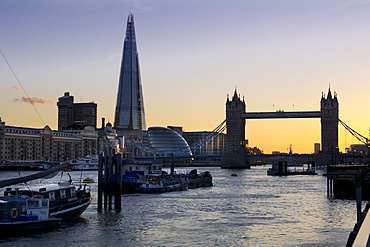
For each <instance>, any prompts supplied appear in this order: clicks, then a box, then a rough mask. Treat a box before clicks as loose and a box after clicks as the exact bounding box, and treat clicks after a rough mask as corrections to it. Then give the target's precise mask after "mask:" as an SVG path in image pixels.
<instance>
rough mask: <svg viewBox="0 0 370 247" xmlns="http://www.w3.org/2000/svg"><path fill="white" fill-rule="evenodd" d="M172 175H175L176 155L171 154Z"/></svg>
mask: <svg viewBox="0 0 370 247" xmlns="http://www.w3.org/2000/svg"><path fill="white" fill-rule="evenodd" d="M171 174H175V155H174V154H173V153H171Z"/></svg>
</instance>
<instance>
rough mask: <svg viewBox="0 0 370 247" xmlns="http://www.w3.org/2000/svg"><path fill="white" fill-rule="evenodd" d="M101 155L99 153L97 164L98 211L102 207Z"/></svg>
mask: <svg viewBox="0 0 370 247" xmlns="http://www.w3.org/2000/svg"><path fill="white" fill-rule="evenodd" d="M102 197H103V156H102V154H101V153H100V154H99V164H98V211H99V212H101V211H102V207H103V198H102Z"/></svg>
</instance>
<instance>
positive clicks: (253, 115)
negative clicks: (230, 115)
mask: <svg viewBox="0 0 370 247" xmlns="http://www.w3.org/2000/svg"><path fill="white" fill-rule="evenodd" d="M241 118H245V119H265V118H321V111H293V112H285V111H276V112H244V113H242V114H241Z"/></svg>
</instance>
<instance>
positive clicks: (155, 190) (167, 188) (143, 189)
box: [139, 183, 188, 193]
mask: <svg viewBox="0 0 370 247" xmlns="http://www.w3.org/2000/svg"><path fill="white" fill-rule="evenodd" d="M187 189H188V183H183V184H177V185H173V186H158V187H151V186H148V187H146V186H142V187H140V189H139V192H140V193H164V192H171V191H182V190H187Z"/></svg>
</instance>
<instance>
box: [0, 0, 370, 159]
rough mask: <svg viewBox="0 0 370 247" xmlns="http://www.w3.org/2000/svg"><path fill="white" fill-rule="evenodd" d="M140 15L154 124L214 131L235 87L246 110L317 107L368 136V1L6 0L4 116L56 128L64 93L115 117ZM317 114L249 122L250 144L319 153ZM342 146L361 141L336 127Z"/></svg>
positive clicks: (0, 68)
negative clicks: (333, 104)
mask: <svg viewBox="0 0 370 247" xmlns="http://www.w3.org/2000/svg"><path fill="white" fill-rule="evenodd" d="M130 12H131V13H133V15H134V20H135V28H136V38H137V45H138V51H139V62H140V69H141V77H142V85H143V93H144V107H145V113H146V120H147V126H148V127H152V126H168V125H172V126H183V127H184V129H185V131H203V130H207V131H210V130H213V129H214V128H215V127H216V126H217V125H218V124H219V123H221V122H222V121H223V120H224V119H225V103H226V99H227V95H228V94H229V95H230V96H231V95H232V94H233V93H234V90H235V88H237V91H238V93H239V94H240V95H241V97H244V98H245V101H246V103H247V111H251V112H253V111H276V110H285V111H293V110H295V111H306V110H307V111H317V110H319V109H320V99H321V95H322V92H324V93H325V94H326V93H327V91H328V88H329V85H330V88H331V90H332V91H333V92H334V91H335V92H336V93H337V94H338V99H339V104H340V105H339V107H340V108H339V116H340V119H341V120H342V121H344V122H345V123H346V124H347V125H349V126H350V127H352V128H353V129H355V130H356V131H358V132H360V133H361V134H362V135H364V136H366V137H368V136H369V127H370V114H369V110H370V99H369V92H370V25H369V23H370V1H365V0H353V1H351V0H348V1H341V0H332V1H325V0H310V1H300V0H295V1H293V0H291V1H288V0H281V1H279V0H266V1H265V0H255V1H251V0H245V1H242V0H240V1H236V0H231V1H221V0H213V1H211V0H204V1H200V0H198V1H196V0H176V1H173V0H167V1H163V0H157V1H152V0H140V1H134V0H133V1H125V0H104V1H98V0H60V1H58V0H54V1H51V0H50V1H47V0H28V1H23V0H2V1H1V2H0V27H1V28H0V30H1V33H0V50H1V51H2V53H3V54H4V55H5V57H6V59H7V60H8V62H9V64H10V65H11V67H12V69H13V71H14V72H15V74H16V76H17V77H18V79H19V81H20V82H21V84H22V86H23V88H24V89H25V90H26V92H27V94H28V96H29V97H30V98H32V99H33V100H34V102H35V106H36V109H37V111H38V113H39V114H40V116H41V118H42V120H41V119H40V118H39V116H38V114H37V112H36V111H35V110H34V109H33V107H32V106H31V105H30V104H28V103H27V100H25V99H27V97H26V94H25V93H24V91H23V90H22V88H21V85H20V84H19V83H18V82H17V80H16V78H15V76H14V75H13V73H12V71H11V70H10V68H9V67H8V65H7V63H6V61H5V60H4V59H3V57H2V56H0V75H1V76H0V87H1V91H0V92H1V93H0V117H1V119H2V121H5V123H6V125H12V126H23V127H34V128H42V127H44V123H45V124H47V125H49V126H50V127H51V128H52V129H57V121H58V119H57V118H58V115H57V106H56V102H57V101H58V98H59V97H61V96H63V94H64V92H70V94H71V95H73V96H74V97H75V102H77V103H78V102H91V101H94V102H96V103H97V104H98V126H99V127H100V126H101V120H100V119H101V118H102V117H105V118H106V119H107V120H109V121H110V122H112V123H113V122H114V111H115V105H116V97H117V89H118V78H119V69H120V63H121V56H122V48H123V39H124V35H125V30H126V22H127V17H128V14H129V13H130ZM320 127H321V124H320V120H319V119H309V120H302V119H293V120H283V119H277V120H248V121H247V126H246V133H247V134H246V135H247V136H246V137H247V139H249V145H250V146H252V147H254V146H258V147H260V148H262V149H263V150H264V151H265V152H266V153H271V151H283V152H285V151H287V149H288V148H289V146H290V144H291V145H292V146H293V151H294V152H298V153H312V152H313V147H314V143H315V142H320V141H321V132H320ZM339 139H340V149H341V151H344V149H345V147H347V146H349V145H350V144H351V143H358V142H356V140H355V139H354V138H353V137H352V136H351V135H350V134H349V133H348V134H347V132H346V131H345V130H344V128H343V127H341V126H340V131H339Z"/></svg>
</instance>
